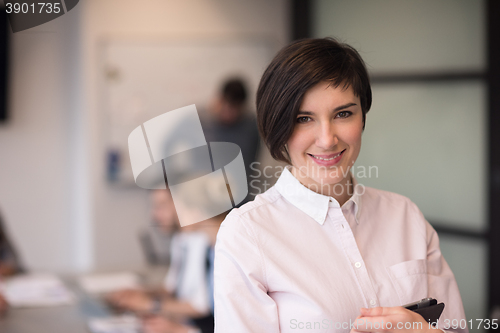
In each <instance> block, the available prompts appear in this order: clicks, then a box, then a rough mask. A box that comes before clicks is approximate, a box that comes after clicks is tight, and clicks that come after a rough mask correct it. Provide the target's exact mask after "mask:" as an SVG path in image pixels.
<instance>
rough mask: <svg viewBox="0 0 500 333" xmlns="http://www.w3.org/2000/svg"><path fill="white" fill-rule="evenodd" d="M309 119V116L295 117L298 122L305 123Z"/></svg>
mask: <svg viewBox="0 0 500 333" xmlns="http://www.w3.org/2000/svg"><path fill="white" fill-rule="evenodd" d="M309 120H311V118H309V117H298V118H297V122H298V123H299V124H303V123H307V122H308V121H309Z"/></svg>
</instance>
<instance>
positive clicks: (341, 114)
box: [337, 111, 352, 118]
mask: <svg viewBox="0 0 500 333" xmlns="http://www.w3.org/2000/svg"><path fill="white" fill-rule="evenodd" d="M350 115H352V112H351V111H340V112H339V113H337V117H338V118H347V117H349V116H350Z"/></svg>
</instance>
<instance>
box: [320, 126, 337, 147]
mask: <svg viewBox="0 0 500 333" xmlns="http://www.w3.org/2000/svg"><path fill="white" fill-rule="evenodd" d="M338 142H339V140H338V138H337V133H335V127H334V126H333V125H331V124H325V125H323V126H321V128H320V129H319V130H318V133H317V137H316V145H317V146H318V147H320V148H322V149H325V150H328V149H331V148H332V147H334V146H335V145H336V144H337V143H338Z"/></svg>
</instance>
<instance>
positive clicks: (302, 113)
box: [297, 103, 357, 116]
mask: <svg viewBox="0 0 500 333" xmlns="http://www.w3.org/2000/svg"><path fill="white" fill-rule="evenodd" d="M355 105H357V104H356V103H347V104H344V105H340V106H337V107H336V108H335V109H333V112H337V111H340V110H344V109H347V108H348V107H350V106H355ZM297 115H306V116H311V115H314V112H311V111H301V110H299V112H298V113H297Z"/></svg>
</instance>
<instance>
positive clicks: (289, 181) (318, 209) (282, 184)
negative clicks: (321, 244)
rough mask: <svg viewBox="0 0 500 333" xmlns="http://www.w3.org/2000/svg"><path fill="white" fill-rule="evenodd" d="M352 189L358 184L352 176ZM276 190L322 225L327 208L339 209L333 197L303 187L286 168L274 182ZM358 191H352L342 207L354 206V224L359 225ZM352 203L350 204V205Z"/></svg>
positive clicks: (359, 201)
mask: <svg viewBox="0 0 500 333" xmlns="http://www.w3.org/2000/svg"><path fill="white" fill-rule="evenodd" d="M352 179H353V185H354V186H353V188H354V189H357V188H358V186H362V185H358V182H357V180H356V178H354V176H353V177H352ZM275 187H276V190H277V191H278V192H279V193H280V194H281V195H282V196H283V197H284V198H285V199H286V200H288V201H289V202H290V203H291V204H292V205H294V206H295V207H297V208H298V209H300V210H301V211H303V212H304V213H306V214H307V215H309V216H310V217H311V218H313V219H314V220H315V221H316V222H318V223H319V224H321V225H323V224H324V223H325V220H326V215H327V213H328V208H329V207H330V206H331V207H337V208H340V204H339V203H338V201H337V200H335V199H334V198H333V197H329V196H326V195H322V194H319V193H316V192H314V191H311V190H310V189H308V188H307V187H305V186H304V185H302V184H301V183H300V182H299V181H298V180H297V178H295V176H293V175H292V173H291V172H290V170H288V167H286V168H284V169H283V172H282V173H281V176H280V178H279V179H278V181H277V182H276V185H275ZM358 192H359V189H358V190H357V191H356V190H355V191H354V194H353V195H352V196H351V198H350V199H349V200H348V201H347V202H346V203H345V204H344V206H347V205H350V204H354V213H355V219H356V223H358V224H359V215H360V212H361V195H360V194H359V193H358ZM351 201H352V203H350V202H351Z"/></svg>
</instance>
